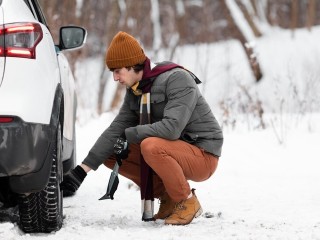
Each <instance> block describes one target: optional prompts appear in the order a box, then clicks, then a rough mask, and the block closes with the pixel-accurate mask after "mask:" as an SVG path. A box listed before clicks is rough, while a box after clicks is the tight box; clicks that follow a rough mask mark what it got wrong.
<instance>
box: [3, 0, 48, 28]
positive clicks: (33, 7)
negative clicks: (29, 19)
mask: <svg viewBox="0 0 320 240" xmlns="http://www.w3.org/2000/svg"><path fill="white" fill-rule="evenodd" d="M1 1H2V0H1ZM24 2H25V3H26V4H27V6H28V7H29V9H30V11H31V12H32V14H33V16H34V17H35V19H37V20H38V21H39V22H41V23H42V24H44V25H46V26H47V23H46V19H45V17H44V15H43V13H42V10H41V7H40V5H39V3H38V0H24Z"/></svg>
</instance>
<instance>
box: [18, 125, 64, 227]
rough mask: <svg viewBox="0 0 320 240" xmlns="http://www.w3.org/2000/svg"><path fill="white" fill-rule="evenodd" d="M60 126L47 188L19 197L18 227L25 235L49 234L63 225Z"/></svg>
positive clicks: (59, 126)
mask: <svg viewBox="0 0 320 240" xmlns="http://www.w3.org/2000/svg"><path fill="white" fill-rule="evenodd" d="M61 137H62V133H61V125H60V124H58V129H57V139H56V141H55V142H54V148H53V153H52V167H51V172H50V177H49V181H48V184H47V186H46V187H45V188H44V189H43V190H42V191H40V192H36V193H31V194H28V195H24V196H21V197H20V199H19V215H20V227H21V229H22V230H23V231H24V232H26V233H35V232H42V233H50V232H53V231H57V230H59V229H60V228H61V227H62V223H63V198H62V192H61V190H60V182H61V178H62V164H61V149H62V141H61Z"/></svg>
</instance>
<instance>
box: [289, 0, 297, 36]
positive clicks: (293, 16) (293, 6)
mask: <svg viewBox="0 0 320 240" xmlns="http://www.w3.org/2000/svg"><path fill="white" fill-rule="evenodd" d="M298 8H299V6H298V0H292V2H291V23H290V28H291V30H292V37H294V31H295V29H296V28H297V26H298Z"/></svg>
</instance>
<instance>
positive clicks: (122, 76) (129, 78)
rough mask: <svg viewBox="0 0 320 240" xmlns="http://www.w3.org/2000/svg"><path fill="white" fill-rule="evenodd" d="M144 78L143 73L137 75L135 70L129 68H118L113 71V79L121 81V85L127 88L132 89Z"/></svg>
mask: <svg viewBox="0 0 320 240" xmlns="http://www.w3.org/2000/svg"><path fill="white" fill-rule="evenodd" d="M141 78H142V71H140V72H138V73H136V72H135V71H134V70H133V68H130V70H128V69H127V68H125V67H123V68H116V69H115V70H114V71H113V79H114V80H115V81H119V83H120V84H122V85H125V86H126V87H132V86H133V85H134V84H135V83H136V82H138V81H140V80H141Z"/></svg>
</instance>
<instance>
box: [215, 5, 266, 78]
mask: <svg viewBox="0 0 320 240" xmlns="http://www.w3.org/2000/svg"><path fill="white" fill-rule="evenodd" d="M220 3H221V6H222V11H223V13H224V16H225V18H226V19H227V21H228V25H229V26H228V27H229V28H230V29H231V31H232V33H231V34H232V35H233V36H234V38H236V39H238V40H239V41H240V42H241V45H242V46H243V48H244V51H245V53H246V56H247V58H248V61H249V64H250V67H251V70H252V73H253V75H254V77H255V79H256V81H257V82H259V81H260V80H261V78H262V72H261V69H260V64H259V62H258V59H257V58H256V54H255V52H254V49H253V48H252V46H250V44H249V43H248V40H247V39H246V37H245V35H244V34H243V33H242V31H241V30H240V28H239V26H238V25H237V24H236V22H235V20H234V19H233V17H232V15H231V12H230V10H229V7H228V5H227V3H226V2H225V0H220Z"/></svg>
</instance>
